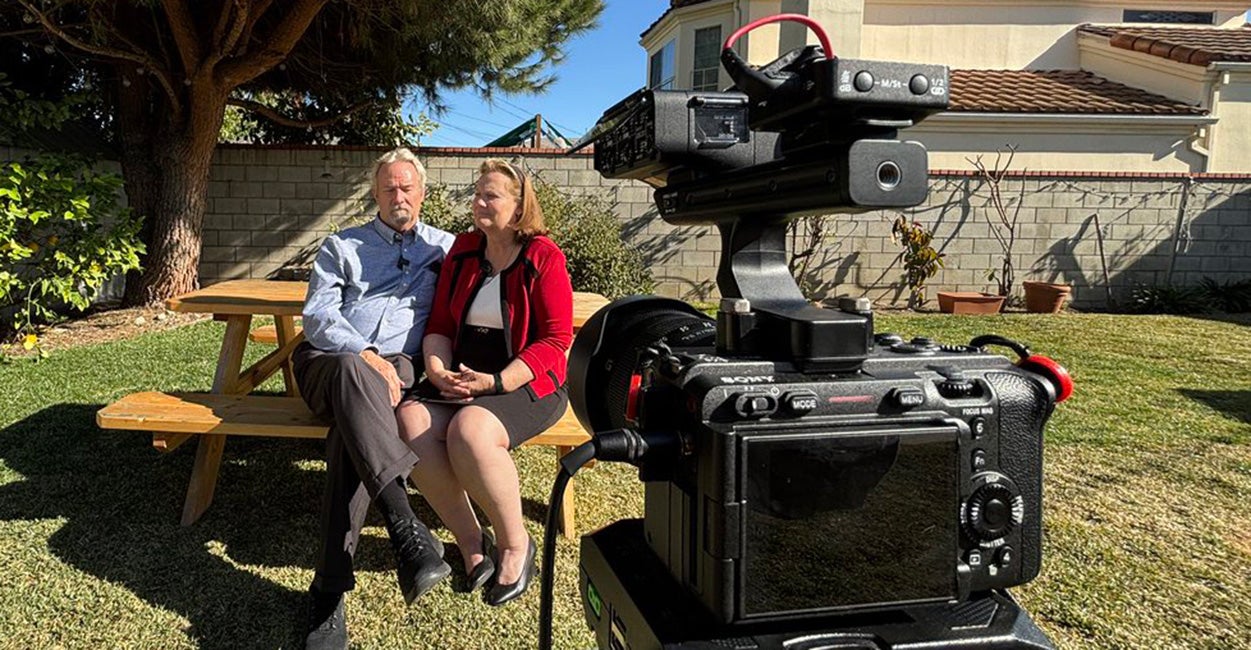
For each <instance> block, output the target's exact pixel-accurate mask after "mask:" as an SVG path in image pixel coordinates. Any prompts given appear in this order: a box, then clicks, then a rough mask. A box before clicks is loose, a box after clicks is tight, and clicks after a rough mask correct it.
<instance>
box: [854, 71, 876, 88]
mask: <svg viewBox="0 0 1251 650" xmlns="http://www.w3.org/2000/svg"><path fill="white" fill-rule="evenodd" d="M851 83H852V85H854V86H855V87H856V90H859V91H860V92H862V93H866V92H869V91H870V90H872V89H873V84H874V83H875V81H874V79H873V74H872V73H871V72H869V71H868V70H861V71H860V72H857V73H856V78H855V79H852V81H851Z"/></svg>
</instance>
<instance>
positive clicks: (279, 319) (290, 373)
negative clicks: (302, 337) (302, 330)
mask: <svg viewBox="0 0 1251 650" xmlns="http://www.w3.org/2000/svg"><path fill="white" fill-rule="evenodd" d="M274 329H275V330H276V331H277V332H278V347H279V348H281V347H282V346H284V345H286V344H287V341H290V340H291V339H293V338H295V318H293V317H291V316H274ZM282 381H283V383H284V384H286V386H287V395H289V396H291V397H299V396H300V387H299V386H297V385H296V383H295V366H294V365H293V364H292V363H291V357H287V360H286V361H284V362H283V363H282Z"/></svg>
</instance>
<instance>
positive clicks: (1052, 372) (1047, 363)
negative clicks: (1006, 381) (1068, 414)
mask: <svg viewBox="0 0 1251 650" xmlns="http://www.w3.org/2000/svg"><path fill="white" fill-rule="evenodd" d="M1016 365H1017V366H1019V367H1021V368H1022V369H1024V370H1028V371H1030V372H1036V373H1038V374H1040V375H1042V376H1044V377H1046V378H1047V379H1050V380H1051V383H1052V384H1053V385H1054V386H1055V388H1056V404H1059V403H1060V402H1063V401H1064V400H1066V399H1068V398H1069V396H1070V395H1072V394H1073V378H1072V377H1070V376H1069V371H1067V370H1065V369H1064V366H1062V365H1060V364H1058V363H1056V362H1055V361H1054V360H1052V359H1050V358H1048V357H1044V356H1042V355H1040V354H1034V355H1030V356H1029V357H1027V358H1025V359H1021V360H1020V361H1018V362H1017V364H1016Z"/></svg>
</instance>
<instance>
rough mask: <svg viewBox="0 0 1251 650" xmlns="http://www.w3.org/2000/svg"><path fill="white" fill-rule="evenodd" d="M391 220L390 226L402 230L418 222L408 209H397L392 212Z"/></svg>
mask: <svg viewBox="0 0 1251 650" xmlns="http://www.w3.org/2000/svg"><path fill="white" fill-rule="evenodd" d="M389 220H390V222H391V223H390V224H388V225H390V226H391V227H393V228H397V229H402V228H404V227H406V226H408V225H410V224H412V223H413V222H414V221H416V217H414V216H413V213H412V212H411V211H410V210H409V209H408V208H395V209H392V210H391V216H390V218H389Z"/></svg>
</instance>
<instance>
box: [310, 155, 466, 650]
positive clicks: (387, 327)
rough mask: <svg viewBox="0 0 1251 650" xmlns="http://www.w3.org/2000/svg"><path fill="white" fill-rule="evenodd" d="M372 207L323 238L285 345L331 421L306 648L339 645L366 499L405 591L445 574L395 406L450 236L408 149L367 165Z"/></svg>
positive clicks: (410, 594)
mask: <svg viewBox="0 0 1251 650" xmlns="http://www.w3.org/2000/svg"><path fill="white" fill-rule="evenodd" d="M373 171H374V174H373V197H374V200H375V201H376V202H377V204H378V215H377V217H376V218H375V219H374V220H373V221H371V222H370V223H368V224H366V225H363V226H357V227H355V228H349V229H347V230H344V231H342V232H339V233H336V234H334V235H331V236H330V237H327V238H326V241H325V242H324V243H323V244H322V246H321V250H320V251H319V252H318V253H317V259H316V261H315V262H314V263H313V272H312V277H311V278H310V280H309V283H308V296H307V297H306V299H305V302H304V335H305V337H306V338H307V341H306V342H305V343H303V344H301V345H300V346H299V347H298V348H296V350H295V352H294V353H293V355H292V361H293V363H294V366H295V377H296V381H297V382H298V383H299V386H300V393H301V394H302V395H303V396H304V401H306V402H307V403H308V405H309V408H311V409H312V410H313V412H314V413H315V414H317V415H318V416H320V417H322V418H323V419H325V420H327V421H328V422H330V423H331V427H330V435H329V436H328V437H327V439H326V475H327V481H326V492H325V497H324V500H323V503H322V539H321V550H320V552H319V554H318V557H317V564H316V573H315V576H314V578H313V584H312V586H311V587H310V589H309V592H310V594H311V596H312V601H313V607H312V621H311V626H310V627H311V631H310V632H309V634H308V638H307V639H306V642H305V643H306V646H307V647H308V648H312V649H321V648H346V647H347V641H348V639H347V628H346V626H345V621H344V613H343V594H344V593H345V592H348V591H351V590H352V589H353V588H354V587H355V578H354V577H353V574H352V556H353V554H354V553H355V551H356V543H357V540H358V539H359V537H360V530H361V527H362V526H363V525H364V521H365V513H366V509H367V507H368V505H369V503H370V502H371V501H372V502H373V503H374V504H375V505H376V506H377V507H378V510H379V511H380V512H381V513H382V515H383V518H384V519H385V520H386V525H387V533H388V535H390V538H391V544H392V547H393V548H394V549H395V553H396V560H397V564H398V570H397V572H398V576H399V582H400V589H401V591H402V592H403V593H404V599H405V601H406V602H408V603H412V602H413V601H414V600H416V599H417V598H418V597H420V596H421V595H422V594H424V593H425V592H427V591H429V590H430V589H431V588H432V587H434V585H435V584H436V583H437V582H439V581H440V580H442V579H443V578H445V577H446V576H447V575H448V574H449V573H450V572H451V568H450V567H449V566H448V564H447V563H446V562H444V561H443V544H442V543H440V542H439V540H437V539H435V538H434V536H433V535H431V534H430V530H429V529H428V528H426V526H425V525H423V524H422V523H421V522H420V521H418V520H417V517H416V516H415V515H414V514H413V510H412V507H411V506H410V504H409V502H408V492H407V490H406V489H405V486H404V481H405V477H407V476H408V474H409V472H410V471H411V470H412V468H413V465H414V464H415V463H416V462H417V456H416V455H415V454H414V453H413V452H412V451H411V450H410V449H409V448H408V445H406V444H404V441H403V440H401V439H400V436H399V431H398V423H397V420H396V417H395V407H396V406H397V405H398V404H399V402H400V397H401V395H402V393H403V391H404V389H405V388H408V387H411V386H412V385H413V383H414V381H415V379H416V375H417V374H418V373H419V370H418V369H417V368H414V363H417V364H420V363H421V361H420V359H421V338H422V334H423V330H424V329H425V324H426V318H427V316H428V315H429V312H430V302H431V300H432V299H433V297H434V287H435V280H436V279H437V277H438V268H439V264H440V263H441V262H442V260H443V257H444V255H445V254H446V253H447V250H448V248H449V247H450V246H451V244H452V239H453V238H452V236H451V235H449V234H448V233H446V232H443V231H442V230H439V229H437V228H433V227H430V226H428V225H426V224H423V223H421V222H420V220H419V214H420V212H421V203H422V201H423V200H424V199H425V191H426V190H425V183H426V170H425V167H423V166H422V164H421V162H420V161H418V160H417V157H416V156H414V155H413V153H412V152H411V151H409V150H408V149H404V148H400V149H396V150H394V151H391V152H388V153H386V154H384V155H383V156H382V157H381V158H379V159H378V160H377V161H376V162H375V164H374V170H373Z"/></svg>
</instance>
